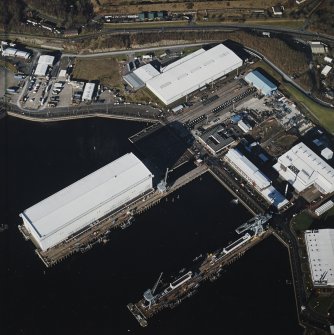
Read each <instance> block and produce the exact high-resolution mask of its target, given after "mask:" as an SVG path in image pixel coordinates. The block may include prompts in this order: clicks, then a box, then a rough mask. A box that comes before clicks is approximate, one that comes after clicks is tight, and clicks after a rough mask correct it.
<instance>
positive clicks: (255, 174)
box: [224, 149, 288, 209]
mask: <svg viewBox="0 0 334 335" xmlns="http://www.w3.org/2000/svg"><path fill="white" fill-rule="evenodd" d="M224 159H225V160H226V162H227V163H228V164H230V165H231V166H232V167H233V168H234V169H235V170H236V171H237V172H238V173H239V174H240V175H241V176H242V177H244V178H245V179H246V180H247V181H248V182H249V183H250V184H251V185H253V186H254V188H255V189H256V190H257V191H258V192H259V193H260V194H261V196H262V197H263V198H264V199H265V200H266V201H268V202H269V203H270V204H272V205H273V206H275V207H276V208H277V209H281V208H283V207H284V206H285V205H287V204H288V200H287V199H285V198H284V196H283V195H282V194H281V193H279V192H278V191H277V190H276V189H275V187H273V186H272V185H271V181H270V180H269V179H268V178H267V177H266V176H265V175H264V174H263V173H262V172H261V171H259V169H258V168H257V167H256V166H255V165H254V164H253V163H252V162H251V161H250V160H249V159H248V158H246V157H245V156H244V155H243V154H242V153H241V152H240V151H238V150H236V149H230V150H229V151H228V153H227V154H226V155H225V157H224Z"/></svg>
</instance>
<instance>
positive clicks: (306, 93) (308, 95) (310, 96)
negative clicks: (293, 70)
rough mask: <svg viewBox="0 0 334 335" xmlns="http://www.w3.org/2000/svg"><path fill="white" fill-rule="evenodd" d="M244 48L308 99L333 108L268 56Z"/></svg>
mask: <svg viewBox="0 0 334 335" xmlns="http://www.w3.org/2000/svg"><path fill="white" fill-rule="evenodd" d="M244 49H245V50H248V51H250V52H252V53H254V54H256V55H257V56H258V57H259V58H261V59H262V60H263V61H264V62H265V63H267V64H268V65H269V66H270V67H271V68H273V69H274V70H275V71H276V72H278V73H279V74H280V75H281V76H282V77H283V79H284V80H285V81H286V82H288V83H290V84H291V85H293V86H294V87H295V88H297V89H298V90H299V91H301V92H302V93H303V94H305V95H306V96H307V97H309V98H310V99H312V100H313V101H314V102H316V103H318V104H320V105H323V106H325V107H331V108H333V107H334V106H333V105H332V104H330V103H328V102H326V101H322V100H321V99H319V98H317V97H314V96H313V95H312V94H311V92H310V91H306V90H305V89H304V88H302V87H301V86H300V85H299V84H297V83H296V82H295V81H294V80H292V79H291V78H290V77H289V76H288V75H287V74H286V73H285V72H283V71H282V70H281V69H280V68H279V67H277V66H276V65H275V64H274V63H272V62H271V61H270V60H269V59H268V58H266V57H265V56H264V55H262V54H261V53H260V52H258V51H256V50H254V49H251V48H248V47H244Z"/></svg>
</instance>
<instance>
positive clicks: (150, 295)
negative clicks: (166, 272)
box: [144, 272, 163, 308]
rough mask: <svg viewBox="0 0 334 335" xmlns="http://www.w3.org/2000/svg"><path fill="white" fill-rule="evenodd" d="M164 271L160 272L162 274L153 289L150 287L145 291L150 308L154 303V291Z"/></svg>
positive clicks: (145, 297)
mask: <svg viewBox="0 0 334 335" xmlns="http://www.w3.org/2000/svg"><path fill="white" fill-rule="evenodd" d="M162 274H163V272H161V273H160V276H159V278H158V280H157V281H156V282H155V284H154V286H153V288H152V289H150V288H149V289H148V290H146V291H145V292H144V299H145V300H146V301H147V302H148V308H151V305H152V304H153V303H154V298H155V296H154V293H155V291H156V289H157V287H158V285H159V283H160V280H161V277H162Z"/></svg>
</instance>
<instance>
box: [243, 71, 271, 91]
mask: <svg viewBox="0 0 334 335" xmlns="http://www.w3.org/2000/svg"><path fill="white" fill-rule="evenodd" d="M245 80H246V82H247V83H248V84H251V85H253V86H254V87H256V88H257V89H258V90H259V91H261V93H262V94H264V95H271V94H272V93H273V92H274V91H276V90H277V86H276V85H275V84H274V83H272V82H271V81H270V80H269V79H268V78H267V77H265V76H264V75H263V74H262V73H261V72H259V71H258V70H254V71H252V72H250V73H248V74H247V75H246V76H245Z"/></svg>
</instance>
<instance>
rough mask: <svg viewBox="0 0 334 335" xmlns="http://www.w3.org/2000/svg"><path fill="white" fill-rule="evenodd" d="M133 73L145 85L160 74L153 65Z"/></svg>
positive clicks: (145, 66)
mask: <svg viewBox="0 0 334 335" xmlns="http://www.w3.org/2000/svg"><path fill="white" fill-rule="evenodd" d="M133 73H134V74H135V75H136V76H137V77H138V78H139V79H140V80H141V81H143V82H144V83H146V82H147V81H148V80H150V79H152V78H154V77H155V76H157V75H159V74H160V72H159V71H158V70H157V69H156V68H155V67H154V66H152V65H151V64H146V65H144V66H141V67H140V68H138V69H136V70H134V71H133Z"/></svg>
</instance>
